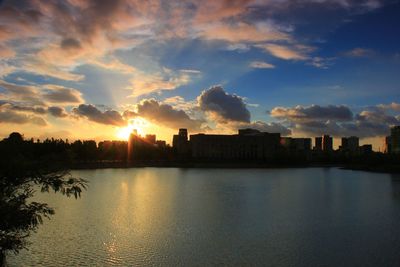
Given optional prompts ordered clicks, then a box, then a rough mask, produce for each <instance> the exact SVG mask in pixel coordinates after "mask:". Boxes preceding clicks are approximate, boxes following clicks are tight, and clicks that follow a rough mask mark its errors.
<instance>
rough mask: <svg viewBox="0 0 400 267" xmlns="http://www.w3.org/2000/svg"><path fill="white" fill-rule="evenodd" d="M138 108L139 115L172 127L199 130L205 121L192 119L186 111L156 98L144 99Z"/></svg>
mask: <svg viewBox="0 0 400 267" xmlns="http://www.w3.org/2000/svg"><path fill="white" fill-rule="evenodd" d="M136 108H137V114H138V115H139V116H141V117H143V118H145V119H148V120H149V121H152V122H156V123H157V124H160V125H163V126H165V127H168V128H172V129H178V128H188V129H190V130H192V131H199V130H200V129H201V125H202V123H203V122H204V121H203V120H198V119H192V118H190V117H189V115H188V114H187V113H186V112H185V111H183V110H178V109H175V108H174V107H173V106H171V105H169V104H165V103H160V102H158V101H157V100H155V99H145V100H142V101H141V102H140V103H139V104H137V107H136Z"/></svg>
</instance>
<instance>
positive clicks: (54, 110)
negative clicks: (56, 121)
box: [47, 106, 68, 118]
mask: <svg viewBox="0 0 400 267" xmlns="http://www.w3.org/2000/svg"><path fill="white" fill-rule="evenodd" d="M47 111H48V112H49V113H50V114H51V115H52V116H54V117H57V118H64V117H67V116H68V114H67V113H66V112H65V110H64V109H63V108H61V107H55V106H53V107H49V108H48V109H47Z"/></svg>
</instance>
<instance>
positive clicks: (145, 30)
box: [0, 0, 400, 150]
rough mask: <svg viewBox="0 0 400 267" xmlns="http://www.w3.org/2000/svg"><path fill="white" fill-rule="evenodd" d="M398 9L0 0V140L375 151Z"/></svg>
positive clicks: (391, 73)
mask: <svg viewBox="0 0 400 267" xmlns="http://www.w3.org/2000/svg"><path fill="white" fill-rule="evenodd" d="M399 13H400V2H399V1H396V0H394V1H384V0H360V1H352V0H346V1H339V0H332V1H313V0H304V1H289V0H282V1H264V0H261V1H216V0H205V1H178V0H172V1H160V0H155V1H150V2H148V1H137V0H132V1H97V0H96V1H94V0H91V1H90V0H88V1H81V0H74V1H72V0H70V1H25V0H24V1H22V2H20V1H12V0H5V1H0V123H1V125H2V127H1V128H0V137H6V136H8V134H9V133H10V132H12V131H19V132H22V133H23V134H24V136H26V137H27V138H31V137H33V138H34V139H36V138H39V139H45V138H51V137H58V138H64V139H65V138H68V139H69V140H76V139H93V140H97V141H101V140H111V139H116V138H118V139H124V140H126V139H127V138H128V136H129V134H130V133H131V131H132V130H134V129H137V130H138V132H139V134H142V135H143V134H156V135H157V138H160V139H163V140H168V142H169V140H171V139H172V135H171V133H175V132H176V130H177V129H179V128H187V129H188V130H189V132H190V133H191V134H194V133H199V132H201V133H234V132H236V131H237V130H238V128H255V129H259V130H261V131H266V132H279V133H281V134H282V136H296V137H315V136H320V135H322V134H330V135H332V136H333V137H334V139H335V141H334V143H335V144H336V143H338V142H339V140H340V138H341V137H342V136H352V135H355V136H359V137H360V138H361V139H360V142H361V143H363V142H367V141H366V140H368V142H371V143H372V144H373V145H374V149H375V150H378V149H379V148H380V147H382V143H383V140H384V137H385V136H386V135H388V134H389V129H390V127H391V126H394V125H397V124H400V116H399V115H400V108H399V107H400V98H399V93H398V92H399V87H398V85H399V84H400V76H399V75H397V74H398V70H399V67H400V60H399V58H400V56H399V54H400V50H399V46H400V32H399V29H400V27H393V24H394V23H396V22H397V21H398V14H399ZM310 14H312V15H310ZM27 25H29V26H27ZM32 44H34V45H32ZM132 120H133V122H132ZM142 121H149V122H151V126H149V127H147V126H146V125H143V123H141V122H142ZM155 129H157V132H154V130H155ZM151 131H153V132H151ZM371 140H372V141H371Z"/></svg>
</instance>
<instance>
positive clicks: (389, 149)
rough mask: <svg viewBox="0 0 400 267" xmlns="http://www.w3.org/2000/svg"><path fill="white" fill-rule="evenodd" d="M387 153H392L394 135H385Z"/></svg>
mask: <svg viewBox="0 0 400 267" xmlns="http://www.w3.org/2000/svg"><path fill="white" fill-rule="evenodd" d="M385 153H388V154H390V153H392V137H391V136H386V137H385Z"/></svg>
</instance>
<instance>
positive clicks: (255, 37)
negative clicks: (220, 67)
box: [201, 22, 290, 43]
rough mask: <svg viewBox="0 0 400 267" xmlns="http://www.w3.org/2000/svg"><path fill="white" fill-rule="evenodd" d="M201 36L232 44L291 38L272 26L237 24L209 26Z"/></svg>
mask: <svg viewBox="0 0 400 267" xmlns="http://www.w3.org/2000/svg"><path fill="white" fill-rule="evenodd" d="M201 36H202V37H204V38H205V39H212V40H224V41H228V42H231V43H240V42H246V43H259V42H266V41H282V40H289V39H290V37H289V36H288V35H287V34H286V33H284V32H280V31H279V30H277V29H275V28H274V27H273V26H271V25H270V24H266V23H262V24H256V25H252V24H247V23H244V22H239V23H237V24H223V23H216V24H211V25H207V26H205V27H204V28H203V29H202V33H201Z"/></svg>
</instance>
